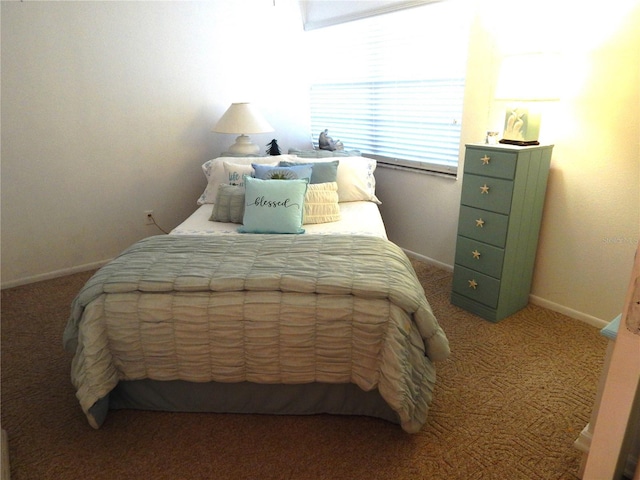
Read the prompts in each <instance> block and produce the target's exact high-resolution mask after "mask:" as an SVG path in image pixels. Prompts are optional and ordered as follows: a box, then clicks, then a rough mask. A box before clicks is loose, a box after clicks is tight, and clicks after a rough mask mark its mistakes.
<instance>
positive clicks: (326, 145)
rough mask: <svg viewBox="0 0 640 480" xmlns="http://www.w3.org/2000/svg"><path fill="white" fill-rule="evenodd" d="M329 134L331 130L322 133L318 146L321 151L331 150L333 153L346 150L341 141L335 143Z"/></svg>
mask: <svg viewBox="0 0 640 480" xmlns="http://www.w3.org/2000/svg"><path fill="white" fill-rule="evenodd" d="M328 134H329V130H328V129H326V128H325V129H324V131H323V132H320V137H319V138H318V146H319V147H320V150H330V151H332V152H333V151H335V150H344V145H342V142H341V141H340V140H338V141H334V140H333V138H331V137H330V136H329V135H328Z"/></svg>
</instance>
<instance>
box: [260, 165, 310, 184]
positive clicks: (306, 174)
mask: <svg viewBox="0 0 640 480" xmlns="http://www.w3.org/2000/svg"><path fill="white" fill-rule="evenodd" d="M252 167H253V169H254V170H255V173H254V175H253V176H254V177H256V178H260V179H262V180H296V179H300V178H305V179H307V180H310V179H311V174H312V173H313V169H312V167H311V165H306V164H305V165H296V166H294V167H274V166H271V165H259V164H255V163H254V164H252Z"/></svg>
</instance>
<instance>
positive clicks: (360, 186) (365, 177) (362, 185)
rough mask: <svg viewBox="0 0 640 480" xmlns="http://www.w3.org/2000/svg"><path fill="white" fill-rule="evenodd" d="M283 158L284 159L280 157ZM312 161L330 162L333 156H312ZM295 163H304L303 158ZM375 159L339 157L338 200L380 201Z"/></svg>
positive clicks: (333, 159)
mask: <svg viewBox="0 0 640 480" xmlns="http://www.w3.org/2000/svg"><path fill="white" fill-rule="evenodd" d="M282 160H284V159H282ZM313 161H314V162H332V161H335V158H334V157H326V158H325V157H323V158H314V159H313ZM294 162H295V163H305V159H303V158H297V159H296V160H294ZM376 165H377V163H376V161H375V160H373V159H371V158H365V157H357V156H355V157H340V163H339V164H338V174H337V178H336V181H337V183H338V198H339V200H340V202H358V201H363V200H364V201H368V202H374V203H378V204H380V203H382V202H381V201H380V200H378V197H376V179H375V177H374V175H373V172H375V170H376Z"/></svg>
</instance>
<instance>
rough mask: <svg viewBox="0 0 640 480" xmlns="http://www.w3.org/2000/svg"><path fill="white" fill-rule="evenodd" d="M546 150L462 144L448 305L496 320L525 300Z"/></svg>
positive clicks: (548, 157) (537, 228)
mask: <svg viewBox="0 0 640 480" xmlns="http://www.w3.org/2000/svg"><path fill="white" fill-rule="evenodd" d="M552 149H553V145H540V146H532V147H515V146H506V145H505V146H503V145H467V147H466V153H465V160H464V176H463V183H462V197H461V201H460V219H459V221H458V237H457V241H456V255H455V266H454V270H453V292H452V294H451V303H453V304H454V305H456V306H458V307H461V308H464V309H465V310H468V311H470V312H472V313H475V314H476V315H479V316H480V317H482V318H484V319H486V320H490V321H492V322H497V321H499V320H502V319H503V318H505V317H507V316H509V315H511V314H513V313H515V312H517V311H518V310H520V309H521V308H523V307H525V306H526V305H527V303H528V301H529V292H530V290H531V279H532V276H533V266H534V262H535V255H536V250H537V246H538V233H539V231H540V220H541V218H542V208H543V206H544V196H545V192H546V188H547V178H548V176H549V164H550V163H551V151H552Z"/></svg>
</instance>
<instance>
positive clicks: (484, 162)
mask: <svg viewBox="0 0 640 480" xmlns="http://www.w3.org/2000/svg"><path fill="white" fill-rule="evenodd" d="M480 160H482V164H483V165H489V162H490V161H491V157H490V156H489V155H487V154H486V153H485V155H484V157H482V158H481V159H480Z"/></svg>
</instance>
